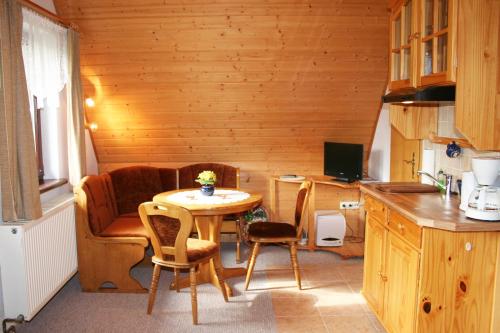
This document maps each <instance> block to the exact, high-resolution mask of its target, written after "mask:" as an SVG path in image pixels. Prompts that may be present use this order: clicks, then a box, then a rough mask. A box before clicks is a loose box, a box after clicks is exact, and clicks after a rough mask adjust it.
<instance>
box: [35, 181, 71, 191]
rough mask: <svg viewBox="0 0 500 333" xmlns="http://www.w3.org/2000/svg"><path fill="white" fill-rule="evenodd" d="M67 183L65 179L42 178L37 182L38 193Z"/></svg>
mask: <svg viewBox="0 0 500 333" xmlns="http://www.w3.org/2000/svg"><path fill="white" fill-rule="evenodd" d="M67 183H68V180H67V179H44V180H42V181H40V182H39V185H38V188H39V189H40V194H42V193H45V192H48V191H50V190H53V189H55V188H58V187H61V186H63V185H64V184H67Z"/></svg>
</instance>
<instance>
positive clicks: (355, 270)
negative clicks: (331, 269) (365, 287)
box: [338, 263, 363, 282]
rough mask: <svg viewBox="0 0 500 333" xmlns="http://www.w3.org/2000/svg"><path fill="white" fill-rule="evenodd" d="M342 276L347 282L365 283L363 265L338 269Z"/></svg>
mask: <svg viewBox="0 0 500 333" xmlns="http://www.w3.org/2000/svg"><path fill="white" fill-rule="evenodd" d="M338 270H339V272H340V274H341V275H342V277H343V278H344V280H346V281H349V282H351V281H353V282H354V281H356V282H359V281H363V265H362V264H359V263H357V264H345V265H342V266H340V267H339V268H338Z"/></svg>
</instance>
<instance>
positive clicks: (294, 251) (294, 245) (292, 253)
mask: <svg viewBox="0 0 500 333" xmlns="http://www.w3.org/2000/svg"><path fill="white" fill-rule="evenodd" d="M289 245H290V258H291V260H292V267H293V273H294V274H295V281H296V282H297V287H299V290H301V289H302V285H301V282H300V270H299V262H298V260H297V243H296V242H290V243H289Z"/></svg>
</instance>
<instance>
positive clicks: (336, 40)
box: [55, 0, 388, 194]
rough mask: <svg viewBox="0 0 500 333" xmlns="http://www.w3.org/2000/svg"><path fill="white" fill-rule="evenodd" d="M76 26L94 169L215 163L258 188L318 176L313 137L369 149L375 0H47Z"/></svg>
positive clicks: (381, 32) (374, 109)
mask: <svg viewBox="0 0 500 333" xmlns="http://www.w3.org/2000/svg"><path fill="white" fill-rule="evenodd" d="M55 4H56V8H57V10H58V13H59V14H60V15H61V16H62V17H64V18H66V19H69V20H71V21H72V22H74V23H76V24H77V25H78V26H79V29H80V31H81V69H82V75H83V83H84V94H85V96H86V97H93V98H94V99H95V101H96V106H95V108H93V109H89V110H87V117H88V119H89V121H95V122H97V123H98V125H99V130H98V131H97V132H96V133H94V134H93V137H94V141H95V146H96V149H97V155H98V159H99V169H100V170H101V171H108V170H112V169H115V168H118V167H122V166H126V165H135V164H148V165H154V166H173V167H178V166H183V165H186V164H190V163H197V162H205V161H210V162H221V163H227V164H231V165H235V166H239V167H240V168H241V174H242V179H241V180H242V188H245V189H250V190H258V191H261V192H263V193H265V194H267V192H268V191H267V189H268V176H269V175H272V174H283V173H295V174H322V173H323V142H324V141H325V140H332V141H342V142H353V143H363V144H364V145H365V147H366V148H365V149H368V147H369V146H370V144H371V140H372V137H373V134H374V129H375V125H376V120H377V117H378V112H379V109H380V102H379V101H380V97H381V95H382V94H383V92H384V89H385V85H386V77H387V47H388V12H387V1H386V0H352V1H350V0H349V1H348V0H309V1H303V0H291V1H285V0H186V1H180V0H177V1H164V0H129V1H115V0H86V1H77V0H66V1H63V0H56V1H55Z"/></svg>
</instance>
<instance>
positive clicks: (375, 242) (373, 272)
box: [363, 214, 386, 316]
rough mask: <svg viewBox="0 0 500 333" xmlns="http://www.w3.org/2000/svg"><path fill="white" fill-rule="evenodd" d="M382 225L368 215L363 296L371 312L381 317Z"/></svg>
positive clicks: (384, 233) (384, 232) (382, 284)
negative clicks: (371, 309)
mask: <svg viewBox="0 0 500 333" xmlns="http://www.w3.org/2000/svg"><path fill="white" fill-rule="evenodd" d="M385 236H386V230H385V228H384V227H383V225H382V224H381V223H380V222H378V221H377V220H376V219H374V218H373V217H370V215H369V214H368V215H367V217H366V228H365V260H364V273H363V295H364V296H365V298H366V300H367V301H368V303H370V305H371V306H372V308H373V310H374V311H375V312H376V313H378V314H379V315H380V316H381V315H382V309H383V307H382V304H383V300H384V281H383V271H384V238H385Z"/></svg>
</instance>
